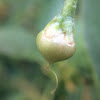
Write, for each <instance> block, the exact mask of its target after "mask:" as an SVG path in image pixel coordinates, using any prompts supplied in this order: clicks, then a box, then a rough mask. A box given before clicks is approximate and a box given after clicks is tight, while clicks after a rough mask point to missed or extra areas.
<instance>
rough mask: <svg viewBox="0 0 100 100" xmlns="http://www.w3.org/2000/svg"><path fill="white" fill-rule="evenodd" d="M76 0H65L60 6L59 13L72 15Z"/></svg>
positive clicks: (66, 15) (64, 15) (65, 15)
mask: <svg viewBox="0 0 100 100" xmlns="http://www.w3.org/2000/svg"><path fill="white" fill-rule="evenodd" d="M77 2H78V0H66V1H65V3H64V6H63V8H62V12H61V15H62V16H63V17H68V16H70V17H74V15H75V10H76V7H77Z"/></svg>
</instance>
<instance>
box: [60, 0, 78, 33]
mask: <svg viewBox="0 0 100 100" xmlns="http://www.w3.org/2000/svg"><path fill="white" fill-rule="evenodd" d="M77 2H78V0H66V1H65V3H64V6H63V9H62V12H61V16H62V17H63V18H62V20H61V27H62V30H63V31H64V32H65V33H66V34H74V26H75V25H74V15H75V10H76V7H77Z"/></svg>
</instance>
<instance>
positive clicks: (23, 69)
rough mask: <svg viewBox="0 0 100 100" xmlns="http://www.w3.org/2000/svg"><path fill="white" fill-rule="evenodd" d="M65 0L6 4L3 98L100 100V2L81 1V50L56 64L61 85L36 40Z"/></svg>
mask: <svg viewBox="0 0 100 100" xmlns="http://www.w3.org/2000/svg"><path fill="white" fill-rule="evenodd" d="M63 3H64V0H0V100H100V95H99V94H100V86H99V79H100V74H99V73H100V68H99V66H100V61H99V60H100V44H99V43H100V39H99V38H100V11H99V10H100V6H99V4H100V0H79V3H78V7H77V9H76V14H75V31H76V33H75V41H76V52H75V54H74V56H73V57H72V58H70V59H69V60H67V61H62V62H58V63H55V64H53V65H52V66H51V69H52V70H54V71H55V72H56V73H57V76H58V79H59V85H58V88H57V91H56V92H55V94H54V95H51V94H50V92H51V90H53V88H55V85H56V83H55V77H54V75H53V74H52V73H51V72H49V71H48V70H47V68H46V67H47V63H46V62H45V60H44V58H43V57H42V56H41V54H40V53H39V51H38V49H37V47H36V36H37V34H38V33H39V32H40V31H41V30H42V29H43V28H44V27H45V25H46V24H48V22H49V21H50V20H51V19H52V18H53V17H54V16H56V15H57V14H59V13H60V12H61V8H62V7H63Z"/></svg>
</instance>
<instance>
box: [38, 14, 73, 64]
mask: <svg viewBox="0 0 100 100" xmlns="http://www.w3.org/2000/svg"><path fill="white" fill-rule="evenodd" d="M61 21H62V17H61V16H57V17H55V18H54V19H53V20H52V21H51V22H50V23H49V24H48V25H47V26H46V27H45V28H44V30H42V31H41V32H40V33H39V34H38V36H37V47H38V49H39V51H40V52H41V54H42V55H43V57H44V58H45V59H46V60H47V61H48V62H49V63H54V62H57V61H62V60H66V59H68V58H70V57H71V56H72V55H73V54H74V52H75V42H74V36H73V30H72V31H71V33H70V34H69V33H68V34H67V33H66V32H65V31H64V30H63V28H62V26H61ZM67 24H68V23H67Z"/></svg>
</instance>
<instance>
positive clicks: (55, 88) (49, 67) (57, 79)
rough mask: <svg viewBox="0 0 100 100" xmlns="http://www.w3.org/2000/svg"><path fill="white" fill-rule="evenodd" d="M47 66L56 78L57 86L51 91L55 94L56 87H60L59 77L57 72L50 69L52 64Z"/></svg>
mask: <svg viewBox="0 0 100 100" xmlns="http://www.w3.org/2000/svg"><path fill="white" fill-rule="evenodd" d="M47 68H48V69H49V70H50V71H51V72H52V73H53V74H54V76H55V78H56V87H55V88H54V89H53V90H52V91H51V94H52V95H54V93H55V91H56V89H57V88H58V77H57V74H56V73H55V72H54V71H53V70H52V69H50V65H48V66H47Z"/></svg>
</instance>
